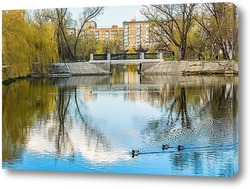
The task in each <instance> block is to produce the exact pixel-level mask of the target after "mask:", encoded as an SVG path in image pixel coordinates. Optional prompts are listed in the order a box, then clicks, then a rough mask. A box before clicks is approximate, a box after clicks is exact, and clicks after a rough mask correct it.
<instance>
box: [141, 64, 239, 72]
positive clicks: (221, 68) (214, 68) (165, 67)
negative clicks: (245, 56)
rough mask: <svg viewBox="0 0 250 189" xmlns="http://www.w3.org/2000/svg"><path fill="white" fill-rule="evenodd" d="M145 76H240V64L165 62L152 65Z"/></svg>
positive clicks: (146, 70)
mask: <svg viewBox="0 0 250 189" xmlns="http://www.w3.org/2000/svg"><path fill="white" fill-rule="evenodd" d="M142 73H143V74H145V75H199V74H238V63H237V62H234V61H217V62H205V61H190V62H189V61H164V62H160V63H156V64H153V65H152V64H151V66H150V68H147V69H145V70H144V71H143V72H142Z"/></svg>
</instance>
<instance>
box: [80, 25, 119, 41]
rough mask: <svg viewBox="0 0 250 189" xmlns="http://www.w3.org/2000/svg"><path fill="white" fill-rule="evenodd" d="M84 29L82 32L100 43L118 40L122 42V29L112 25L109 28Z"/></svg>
mask: <svg viewBox="0 0 250 189" xmlns="http://www.w3.org/2000/svg"><path fill="white" fill-rule="evenodd" d="M88 25H90V24H88ZM92 25H93V24H92ZM92 25H91V26H92ZM85 29H86V30H85V31H84V32H85V33H86V34H88V35H94V36H95V38H96V39H97V40H100V41H109V40H115V39H119V38H120V39H121V40H123V28H119V27H118V26H117V25H112V27H110V28H97V27H95V28H94V27H86V28H85Z"/></svg>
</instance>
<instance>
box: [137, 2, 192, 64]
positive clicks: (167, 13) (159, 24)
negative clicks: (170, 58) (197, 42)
mask: <svg viewBox="0 0 250 189" xmlns="http://www.w3.org/2000/svg"><path fill="white" fill-rule="evenodd" d="M195 6H196V4H169V5H168V4H163V5H150V6H144V9H142V10H141V13H142V14H143V15H144V16H145V17H146V18H148V20H149V21H151V22H152V25H153V27H152V28H155V29H156V30H157V31H156V32H155V33H156V34H158V37H159V38H160V39H161V41H163V42H164V44H165V45H166V44H168V43H172V44H174V45H175V46H176V47H178V49H179V59H181V60H183V59H185V55H186V49H187V37H188V33H189V31H190V29H191V27H192V24H193V13H194V9H195Z"/></svg>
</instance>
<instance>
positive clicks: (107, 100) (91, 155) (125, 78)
mask: <svg viewBox="0 0 250 189" xmlns="http://www.w3.org/2000/svg"><path fill="white" fill-rule="evenodd" d="M113 72H114V74H113V75H112V76H85V77H70V78H50V79H49V78H45V79H26V80H21V81H18V82H15V83H11V84H10V85H7V86H5V85H3V89H2V91H3V107H2V108H3V116H2V117H3V120H2V133H3V137H2V140H3V142H2V145H3V146H2V154H3V162H2V167H3V168H4V169H13V170H51V171H78V172H105V173H130V174H160V175H192V176H218V177H231V176H233V175H234V174H235V173H236V172H237V171H238V125H237V119H238V110H237V106H238V100H237V99H238V96H237V95H238V84H237V83H238V77H225V76H185V77H184V76H141V75H138V74H137V72H136V67H133V66H127V67H120V66H114V67H113ZM162 144H168V145H169V146H170V148H169V149H167V150H162V148H161V147H162ZM178 145H183V146H184V147H185V149H184V150H182V151H178V149H177V146H178ZM132 149H136V150H139V151H140V153H139V155H138V156H135V157H132V156H131V150H132Z"/></svg>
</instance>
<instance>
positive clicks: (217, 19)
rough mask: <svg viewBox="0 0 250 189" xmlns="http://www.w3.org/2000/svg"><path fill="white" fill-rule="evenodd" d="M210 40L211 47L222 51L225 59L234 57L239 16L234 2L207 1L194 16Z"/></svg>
mask: <svg viewBox="0 0 250 189" xmlns="http://www.w3.org/2000/svg"><path fill="white" fill-rule="evenodd" d="M194 19H195V20H196V21H197V23H198V24H199V25H200V27H201V28H202V29H203V31H204V32H205V33H206V35H207V36H208V38H209V40H210V44H211V46H210V48H211V50H212V51H216V52H215V53H216V55H217V56H218V54H219V51H221V52H222V55H223V58H224V59H234V58H235V56H236V51H237V48H238V47H237V43H238V40H237V37H238V30H237V27H238V21H237V20H238V18H237V12H236V7H235V5H234V4H232V3H205V4H203V5H202V6H201V12H197V15H196V16H195V17H194Z"/></svg>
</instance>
